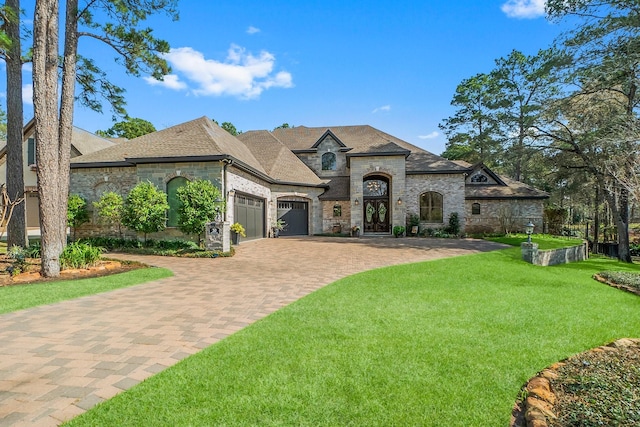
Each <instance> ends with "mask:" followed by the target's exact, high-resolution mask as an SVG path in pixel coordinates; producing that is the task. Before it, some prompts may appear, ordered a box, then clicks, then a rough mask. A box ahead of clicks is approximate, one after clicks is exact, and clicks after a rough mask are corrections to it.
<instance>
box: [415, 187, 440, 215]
mask: <svg viewBox="0 0 640 427" xmlns="http://www.w3.org/2000/svg"><path fill="white" fill-rule="evenodd" d="M420 221H426V222H442V194H440V193H436V192H435V191H429V192H426V193H422V194H421V195H420Z"/></svg>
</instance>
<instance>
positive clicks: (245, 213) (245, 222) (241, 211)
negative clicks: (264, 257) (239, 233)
mask: <svg viewBox="0 0 640 427" xmlns="http://www.w3.org/2000/svg"><path fill="white" fill-rule="evenodd" d="M233 217H234V221H235V222H238V223H240V224H242V226H243V227H244V228H245V231H246V233H247V237H243V240H253V239H261V238H263V237H265V234H264V231H265V224H264V223H265V212H264V200H263V199H259V198H257V197H251V196H247V195H243V194H237V193H236V197H235V204H234V214H233Z"/></svg>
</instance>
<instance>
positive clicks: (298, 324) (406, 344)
mask: <svg viewBox="0 0 640 427" xmlns="http://www.w3.org/2000/svg"><path fill="white" fill-rule="evenodd" d="M603 270H626V271H639V270H640V269H639V267H638V266H635V265H626V264H620V263H617V262H616V261H612V260H608V259H601V258H599V259H592V260H589V261H585V262H581V263H575V264H568V265H560V266H555V267H539V266H534V265H531V264H527V263H525V262H524V261H522V260H521V259H520V250H519V248H511V249H506V250H502V251H496V252H491V253H484V254H478V255H471V256H463V257H457V258H450V259H444V260H438V261H431V262H425V263H419V264H412V265H402V266H396V267H390V268H384V269H379V270H374V271H370V272H366V273H362V274H357V275H354V276H351V277H348V278H345V279H343V280H340V281H338V282H335V283H333V284H331V285H329V286H327V287H325V288H323V289H321V290H319V291H317V292H315V293H313V294H311V295H309V296H307V297H305V298H303V299H301V300H299V301H297V302H296V303H294V304H291V305H290V306H288V307H285V308H283V309H281V310H279V311H278V312H276V313H274V314H272V315H270V316H268V317H267V318H265V319H263V320H261V321H259V322H257V323H255V324H254V325H252V326H250V327H248V328H246V329H244V330H241V331H240V332H238V333H236V334H233V335H231V336H229V337H227V338H226V339H224V340H222V341H221V342H219V343H217V344H215V345H213V346H211V347H209V348H207V349H205V350H204V351H202V352H200V353H198V354H196V355H194V356H191V357H189V358H187V359H185V360H183V361H182V362H180V363H179V364H177V365H175V366H174V367H172V368H169V369H167V370H166V371H164V372H161V373H160V374H158V375H156V376H154V377H152V378H150V379H148V380H146V381H144V382H142V383H140V384H139V385H137V386H135V387H134V388H132V389H130V390H129V391H127V392H124V393H122V394H120V395H118V396H116V397H115V398H113V399H111V400H109V401H107V402H104V403H103V404H101V405H99V406H98V407H96V408H94V409H93V410H90V411H89V412H87V413H86V414H83V415H81V416H80V417H78V418H76V419H74V420H72V421H71V422H70V423H69V424H68V425H70V426H85V425H119V426H126V425H128V426H159V425H162V426H186V425H225V426H231V425H242V426H244V425H308V426H316V425H332V426H333V425H341V426H343V425H357V426H361V425H362V426H364V425H366V426H389V425H398V426H400V425H425V426H444V425H446V426H482V427H485V426H506V425H508V422H509V418H510V414H511V409H512V405H513V403H514V400H515V399H516V397H517V394H518V392H519V390H520V388H521V386H522V385H523V384H524V383H525V382H526V381H527V380H528V379H529V378H530V377H532V376H533V375H535V374H536V373H537V372H538V371H540V370H541V369H543V368H544V367H546V366H548V365H550V364H552V363H554V362H556V361H558V360H562V359H564V358H566V357H568V356H570V355H572V354H575V353H578V352H581V351H583V350H586V349H589V348H592V347H596V346H599V345H602V344H604V343H608V342H610V341H613V340H615V339H617V338H621V337H640V316H639V315H638V313H639V312H640V298H638V297H637V296H635V295H632V294H629V293H626V292H622V291H619V290H616V289H613V288H611V287H609V286H607V285H604V284H601V283H598V282H596V281H595V280H593V279H592V278H591V275H593V274H594V273H596V272H599V271H603Z"/></svg>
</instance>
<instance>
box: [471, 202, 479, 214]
mask: <svg viewBox="0 0 640 427" xmlns="http://www.w3.org/2000/svg"><path fill="white" fill-rule="evenodd" d="M471 214H472V215H480V203H474V204H472V205H471Z"/></svg>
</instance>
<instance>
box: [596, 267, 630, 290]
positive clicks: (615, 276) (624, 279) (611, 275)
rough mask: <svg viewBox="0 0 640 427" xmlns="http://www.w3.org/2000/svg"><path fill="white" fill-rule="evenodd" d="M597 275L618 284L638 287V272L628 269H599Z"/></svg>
mask: <svg viewBox="0 0 640 427" xmlns="http://www.w3.org/2000/svg"><path fill="white" fill-rule="evenodd" d="M598 275H599V276H600V277H603V278H605V279H607V280H608V281H610V282H613V283H616V284H618V285H625V286H630V287H633V288H636V289H640V274H638V273H632V272H628V271H601V272H600V273H598Z"/></svg>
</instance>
